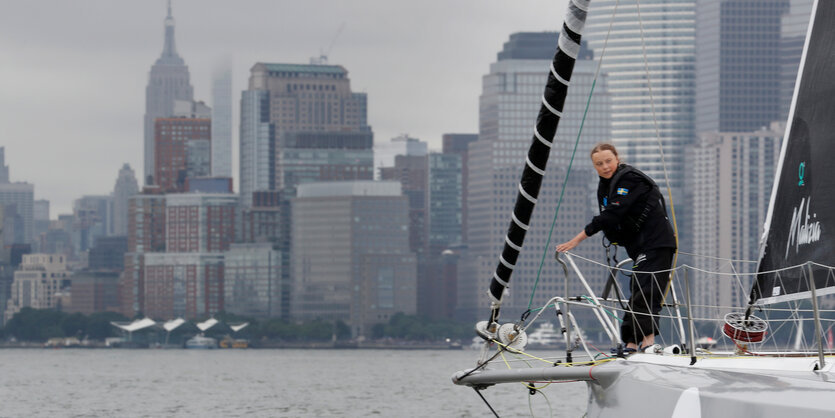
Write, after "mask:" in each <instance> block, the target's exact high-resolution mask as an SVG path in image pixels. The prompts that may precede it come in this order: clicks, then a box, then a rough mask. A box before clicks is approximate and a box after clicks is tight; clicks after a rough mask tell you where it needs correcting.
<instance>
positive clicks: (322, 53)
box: [310, 22, 345, 65]
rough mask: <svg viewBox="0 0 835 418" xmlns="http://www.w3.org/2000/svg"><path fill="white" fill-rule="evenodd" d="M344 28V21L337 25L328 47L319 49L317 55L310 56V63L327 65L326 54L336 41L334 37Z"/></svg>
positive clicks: (337, 36)
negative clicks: (337, 27)
mask: <svg viewBox="0 0 835 418" xmlns="http://www.w3.org/2000/svg"><path fill="white" fill-rule="evenodd" d="M343 29H345V22H342V23H341V24H340V25H339V29H337V30H336V35H334V36H333V39H332V40H331V44H330V45H328V49H324V50H319V56H318V57H312V58H310V63H311V64H313V65H327V64H328V55H329V54H330V53H331V50H332V49H333V45H334V44H335V43H336V39H337V38H339V35H340V34H341V33H342V30H343Z"/></svg>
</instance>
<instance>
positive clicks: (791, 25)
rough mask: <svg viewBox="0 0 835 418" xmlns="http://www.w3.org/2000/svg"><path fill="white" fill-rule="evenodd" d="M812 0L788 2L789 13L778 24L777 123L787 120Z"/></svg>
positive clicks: (792, 0)
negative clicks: (778, 75)
mask: <svg viewBox="0 0 835 418" xmlns="http://www.w3.org/2000/svg"><path fill="white" fill-rule="evenodd" d="M812 3H813V0H790V1H789V11H788V12H787V13H785V14H784V15H783V17H782V21H781V23H780V55H779V58H778V59H779V62H780V99H779V105H780V116H779V117H778V118H777V121H781V122H783V121H786V120H787V119H788V118H789V106H790V105H791V101H792V95H793V94H794V83H795V81H796V80H797V69H798V68H799V67H800V56H801V55H802V53H803V44H804V43H805V42H806V32H807V29H808V27H809V17H810V16H811V15H812Z"/></svg>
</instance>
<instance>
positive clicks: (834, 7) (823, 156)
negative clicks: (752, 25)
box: [751, 1, 835, 304]
mask: <svg viewBox="0 0 835 418" xmlns="http://www.w3.org/2000/svg"><path fill="white" fill-rule="evenodd" d="M832 22H835V1H821V2H816V4H815V6H814V7H813V11H812V18H811V20H810V22H809V30H808V32H807V35H806V45H805V46H804V50H803V58H802V59H801V65H800V69H799V71H798V78H797V82H796V83H795V91H794V97H793V99H792V106H791V110H790V112H789V120H788V126H787V130H786V135H785V138H784V140H783V146H782V150H781V153H780V164H779V166H778V169H777V176H776V178H775V181H774V188H773V189H772V194H771V202H770V204H769V210H768V215H767V217H766V222H765V231H764V234H763V240H762V242H761V250H760V254H761V256H760V262H759V267H758V275H757V281H756V283H755V284H754V287H753V289H752V291H751V301H752V302H754V301H758V303H760V304H767V303H776V302H782V301H787V300H794V299H800V298H805V297H808V295H809V293H810V290H811V288H810V286H809V284H810V282H809V278H810V277H812V278H813V280H814V284H815V289H816V291H817V292H818V293H819V294H824V293H832V292H833V291H835V277H833V275H832V273H831V272H830V271H829V269H827V268H825V267H823V266H835V175H833V173H832V172H831V171H830V170H831V169H832V167H833V165H835V30H833V29H832ZM798 266H802V267H798Z"/></svg>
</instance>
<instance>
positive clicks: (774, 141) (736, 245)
mask: <svg viewBox="0 0 835 418" xmlns="http://www.w3.org/2000/svg"><path fill="white" fill-rule="evenodd" d="M784 130H785V124H781V123H774V124H772V126H770V127H769V129H760V130H757V131H754V132H734V133H716V132H705V133H702V134H701V135H699V139H698V140H697V142H696V143H695V144H694V145H693V146H692V147H691V148H690V149H688V155H689V156H690V158H689V159H688V162H687V167H686V169H687V172H688V173H689V175H688V176H687V180H686V182H685V184H687V190H688V191H689V193H692V194H693V198H692V202H693V213H694V215H693V224H692V227H691V228H689V230H688V231H687V233H688V234H691V235H692V236H693V247H692V250H691V251H692V252H693V253H694V254H697V256H696V257H694V258H693V260H692V261H690V260H687V263H688V264H691V265H693V266H695V267H697V268H699V269H701V270H702V271H711V272H713V271H718V272H722V273H751V272H754V271H755V270H756V260H758V259H759V239H760V236H761V235H762V229H763V224H764V223H765V217H766V212H767V210H768V201H769V198H770V197H771V188H772V185H773V182H774V176H775V173H776V170H777V161H778V159H779V156H780V143H781V139H782V137H783V133H784ZM730 260H736V261H734V262H733V263H731V262H730ZM740 260H741V261H740ZM746 261H747V262H746ZM698 274H701V273H698V272H697V275H698ZM692 283H693V286H694V289H693V290H694V292H693V293H694V299H695V300H694V301H693V302H694V304H695V305H696V306H725V307H728V306H742V305H743V304H744V303H745V302H746V301H747V295H748V290H749V289H750V283H748V282H746V279H745V278H736V277H734V278H733V279H732V278H730V277H729V278H728V280H721V281H718V282H717V281H716V280H699V277H698V276H697V277H695V278H694V280H692ZM694 314H696V315H697V316H699V317H702V316H703V315H704V314H705V312H694ZM712 314H713V315H715V314H716V313H712Z"/></svg>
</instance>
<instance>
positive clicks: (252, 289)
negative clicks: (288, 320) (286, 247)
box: [224, 242, 290, 318]
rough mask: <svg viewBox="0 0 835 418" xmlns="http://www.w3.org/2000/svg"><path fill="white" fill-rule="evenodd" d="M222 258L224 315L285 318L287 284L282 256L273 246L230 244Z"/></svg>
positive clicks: (287, 305) (265, 243)
mask: <svg viewBox="0 0 835 418" xmlns="http://www.w3.org/2000/svg"><path fill="white" fill-rule="evenodd" d="M224 257H225V258H224V263H225V266H226V270H225V272H224V302H225V307H226V311H227V312H230V313H234V314H236V315H243V316H253V317H258V318H271V317H278V316H287V311H288V308H289V303H290V301H289V299H288V297H289V295H290V291H289V289H288V286H289V283H286V282H284V281H282V274H281V271H280V269H281V265H282V263H281V258H280V257H281V253H280V252H279V251H276V250H275V248H273V244H272V243H269V242H261V243H245V244H232V246H231V247H230V248H229V251H227V252H226V253H225V254H224Z"/></svg>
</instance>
